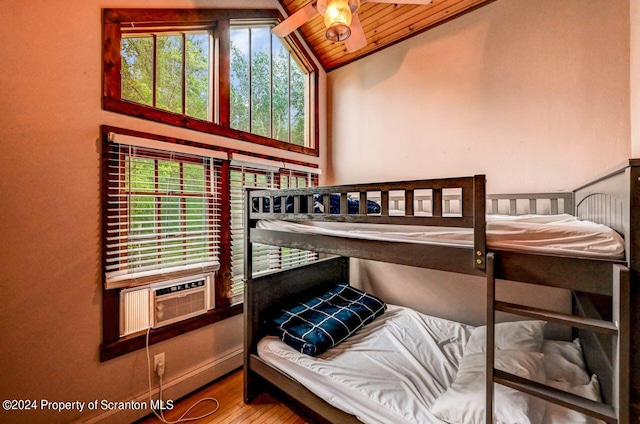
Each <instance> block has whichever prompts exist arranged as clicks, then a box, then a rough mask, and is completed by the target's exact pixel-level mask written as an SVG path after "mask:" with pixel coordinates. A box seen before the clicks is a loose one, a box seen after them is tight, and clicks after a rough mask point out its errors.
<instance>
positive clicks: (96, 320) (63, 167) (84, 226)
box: [0, 0, 326, 423]
mask: <svg viewBox="0 0 640 424" xmlns="http://www.w3.org/2000/svg"><path fill="white" fill-rule="evenodd" d="M212 6H215V7H252V8H256V7H270V8H274V7H276V6H277V2H276V1H275V0H259V1H255V0H243V1H233V0H219V1H216V2H211V1H208V0H197V1H196V0H187V1H185V0H109V1H106V0H92V1H87V0H65V1H44V0H4V1H2V2H0V18H1V19H0V21H2V25H0V38H2V39H3V40H4V41H3V42H2V43H1V45H0V57H1V58H2V69H0V93H2V94H1V95H0V193H2V196H0V199H1V200H0V241H1V243H0V292H1V293H2V294H1V295H0V296H1V298H2V307H1V308H0V334H1V336H0V381H1V383H0V399H2V400H4V399H36V400H40V399H48V400H52V401H76V400H77V401H89V400H94V399H106V400H108V401H121V400H122V401H125V400H131V399H133V398H135V397H137V396H139V395H141V394H142V393H143V392H144V391H145V390H146V387H147V374H146V355H145V352H144V351H142V350H141V351H137V352H135V353H131V354H127V355H124V356H122V357H119V358H117V359H114V360H111V361H108V362H105V363H100V362H99V356H98V354H99V347H100V343H101V341H102V310H101V309H102V307H101V276H100V270H101V259H100V258H101V256H100V246H101V241H100V185H99V178H100V167H99V166H100V154H99V149H100V142H99V134H100V133H99V126H100V125H102V124H106V125H113V126H118V127H124V128H131V129H135V130H141V131H147V132H151V133H157V134H164V135H168V136H171V137H177V138H184V139H189V140H195V141H201V142H205V143H213V144H216V143H222V144H224V145H225V146H232V147H238V148H241V149H253V150H255V151H259V152H267V153H270V154H273V153H274V151H273V150H270V149H269V148H266V147H259V146H255V147H254V146H251V145H249V144H248V143H243V142H238V141H233V140H228V139H224V138H221V137H214V136H209V135H203V134H197V133H194V132H192V131H188V130H184V129H178V128H174V127H170V126H166V125H161V124H156V123H152V122H148V121H144V120H140V119H135V118H131V117H126V116H121V115H118V114H114V113H110V112H105V111H103V110H102V108H101V102H102V98H101V96H102V70H101V67H102V40H101V31H102V27H101V24H102V18H101V8H103V7H181V8H190V7H212ZM324 78H325V77H324V76H321V83H322V84H324V83H325V79H324ZM321 92H324V89H321ZM324 107H325V100H324V98H323V99H322V103H321V109H320V110H321V111H323V110H324ZM321 117H322V119H324V113H321ZM323 128H324V121H323ZM322 138H323V139H322V141H321V146H320V147H321V151H322V152H323V155H324V152H326V147H325V144H324V130H323V131H322ZM278 152H279V151H278ZM276 153H277V152H276ZM288 156H290V157H294V158H296V159H301V160H308V161H311V160H310V159H309V158H308V157H307V156H303V155H296V154H289V155H288ZM314 161H315V162H317V163H319V164H320V165H323V162H324V156H322V157H320V158H315V159H314ZM241 348H242V316H236V317H233V318H231V319H228V320H225V321H223V322H220V323H216V324H213V325H210V326H208V327H205V328H202V329H199V330H196V331H193V332H190V333H188V334H185V335H183V336H179V337H176V338H174V339H172V340H169V341H166V342H162V343H159V344H156V345H153V346H152V347H151V355H152V356H153V354H154V353H157V352H160V351H163V352H165V353H166V361H167V368H166V374H165V381H167V382H168V383H169V384H170V385H171V386H172V387H173V388H174V389H173V391H172V392H170V393H168V395H169V396H173V397H174V398H175V396H180V395H183V394H184V393H185V392H186V391H189V390H193V389H194V388H196V387H197V385H201V384H203V383H206V382H207V381H209V380H210V379H211V378H214V377H215V376H216V375H219V374H220V373H221V372H226V371H228V369H226V368H225V366H226V365H225V364H227V365H228V364H234V366H238V365H240V363H241V362H238V359H240V358H241V356H240V354H241ZM229 358H231V359H230V360H229V361H226V359H229ZM192 375H193V376H197V377H196V378H193V379H189V378H188V377H189V376H192ZM205 377H206V378H209V380H205V381H201V380H202V378H205ZM199 379H200V380H199ZM154 380H155V379H154ZM154 384H155V383H154ZM194 384H197V385H195V386H194ZM105 412H108V411H93V412H92V411H89V412H87V411H85V412H83V413H82V414H81V415H80V414H79V413H78V412H77V411H71V412H66V413H56V412H46V411H35V412H9V413H7V412H5V411H2V410H0V421H1V422H3V423H7V422H16V423H24V422H30V423H38V422H42V423H56V422H57V423H61V422H70V421H73V420H75V419H82V420H87V419H89V418H90V417H92V416H94V415H96V414H97V413H100V414H103V413H105ZM146 413H148V411H143V412H141V413H139V414H143V415H144V414H146ZM107 415H108V414H103V415H101V418H109V420H111V422H124V420H126V419H134V418H135V415H136V414H135V413H134V414H130V415H129V416H127V417H126V418H124V417H117V416H116V417H115V418H114V417H107Z"/></svg>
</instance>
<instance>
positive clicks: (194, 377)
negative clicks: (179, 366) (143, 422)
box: [81, 346, 243, 424]
mask: <svg viewBox="0 0 640 424" xmlns="http://www.w3.org/2000/svg"><path fill="white" fill-rule="evenodd" d="M242 350H243V348H242V346H239V347H237V348H235V349H232V350H230V351H227V352H226V353H225V354H223V355H221V356H220V357H218V358H216V359H214V360H212V361H210V362H206V363H203V364H200V365H198V366H196V367H194V368H193V369H191V370H190V371H188V372H186V373H184V374H182V375H180V376H177V377H175V378H173V379H171V380H169V381H165V382H164V384H163V388H162V397H163V398H164V399H165V400H168V399H171V400H177V399H179V398H181V397H183V396H185V395H188V394H189V393H191V392H193V391H194V390H197V389H199V388H200V387H202V386H204V385H206V384H208V383H210V382H211V381H213V380H215V379H217V378H220V377H222V376H223V375H225V374H228V373H230V372H231V371H233V370H235V369H237V368H240V367H242V361H243V357H242ZM158 391H159V388H158V387H155V388H153V389H152V391H151V393H152V395H153V398H154V399H157V395H158ZM125 401H128V402H131V403H132V404H135V405H143V406H147V408H140V409H136V408H129V409H126V408H123V409H113V410H107V411H104V412H102V413H100V414H98V415H95V416H93V417H90V418H87V419H82V420H81V422H82V423H85V424H97V423H100V424H122V423H131V422H134V421H136V420H139V419H140V418H143V417H145V416H147V415H149V414H151V413H152V411H151V409H149V408H148V406H149V391H148V390H146V391H144V392H143V393H141V394H139V395H138V396H136V397H135V398H132V399H125V400H123V402H125Z"/></svg>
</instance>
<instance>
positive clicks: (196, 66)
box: [185, 34, 212, 120]
mask: <svg viewBox="0 0 640 424" xmlns="http://www.w3.org/2000/svg"><path fill="white" fill-rule="evenodd" d="M186 41H187V55H186V56H187V63H186V77H187V87H186V88H187V102H186V108H187V110H186V112H185V113H186V115H187V116H192V117H194V118H198V119H204V120H210V119H211V115H212V113H211V96H210V95H209V93H210V91H211V89H210V87H211V71H210V66H209V64H210V63H211V57H210V52H211V47H210V43H211V37H210V35H209V34H187V36H186Z"/></svg>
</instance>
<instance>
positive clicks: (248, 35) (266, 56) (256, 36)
mask: <svg viewBox="0 0 640 424" xmlns="http://www.w3.org/2000/svg"><path fill="white" fill-rule="evenodd" d="M305 73H306V71H305V69H304V67H302V66H301V65H300V64H299V63H298V61H296V58H295V56H294V55H293V54H291V52H290V51H289V50H288V49H287V48H286V47H285V45H284V44H282V42H281V41H280V39H279V38H278V37H277V36H275V35H272V34H271V27H270V26H263V27H259V26H252V27H244V26H242V27H241V26H233V27H232V29H231V127H232V128H235V129H238V130H241V131H246V132H250V133H253V134H259V135H262V136H265V137H270V138H274V139H276V140H280V141H284V142H287V143H293V144H297V145H300V146H305V145H306V144H307V142H306V135H307V131H306V130H305V129H306V123H307V122H306V115H305V103H306V101H307V98H306V92H307V90H306V88H305V87H306V76H305Z"/></svg>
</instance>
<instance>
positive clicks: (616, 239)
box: [257, 214, 624, 259]
mask: <svg viewBox="0 0 640 424" xmlns="http://www.w3.org/2000/svg"><path fill="white" fill-rule="evenodd" d="M257 228H261V229H269V230H276V231H287V232H295V233H304V234H321V235H329V236H341V237H352V238H360V239H368V240H386V241H400V242H411V243H426V244H436V245H444V246H456V247H472V246H473V230H472V229H470V228H453V227H424V226H410V225H380V224H352V223H333V222H313V221H310V222H289V221H278V220H261V221H259V222H258V224H257ZM487 247H488V248H490V249H504V250H511V251H518V252H525V253H541V254H550V255H560V256H571V257H579V258H599V259H624V241H623V239H622V237H621V236H620V235H619V234H618V233H617V232H616V231H614V230H613V229H611V228H609V227H607V226H605V225H601V224H596V223H594V222H591V221H585V220H580V219H578V218H576V217H574V216H573V215H568V214H560V215H519V216H509V215H487Z"/></svg>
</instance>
